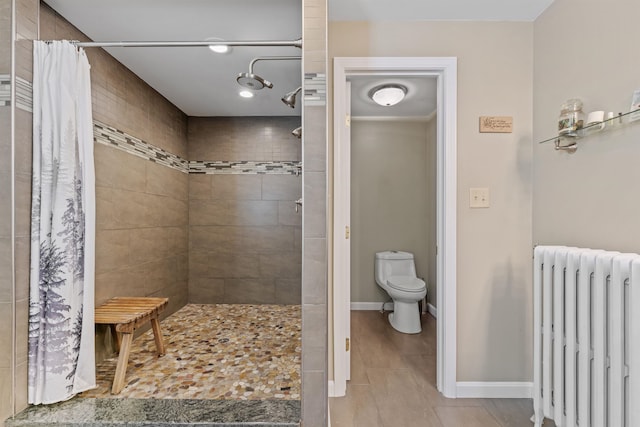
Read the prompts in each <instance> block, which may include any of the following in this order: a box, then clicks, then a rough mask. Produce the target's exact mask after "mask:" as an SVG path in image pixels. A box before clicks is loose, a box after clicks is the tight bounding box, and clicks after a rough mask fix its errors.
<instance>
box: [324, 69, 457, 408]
mask: <svg viewBox="0 0 640 427" xmlns="http://www.w3.org/2000/svg"><path fill="white" fill-rule="evenodd" d="M456 70H457V59H456V58H401V57H398V58H393V57H389V58H382V57H371V58H335V60H334V183H340V185H334V226H333V239H334V240H333V329H334V331H333V332H334V333H333V345H334V346H333V348H334V352H333V359H334V382H333V393H332V395H333V396H343V395H344V394H345V392H346V382H347V380H348V379H349V377H350V354H349V344H348V343H349V340H350V329H351V328H350V320H349V318H350V309H351V302H350V277H351V275H350V268H351V260H350V240H349V237H350V227H351V224H350V223H351V212H350V197H351V177H350V164H351V146H350V132H351V130H350V125H351V97H350V94H351V89H350V82H349V81H348V80H349V79H352V78H354V77H357V76H380V77H383V76H389V75H393V76H406V77H420V76H422V77H432V78H436V79H437V89H436V92H437V106H436V117H437V119H436V120H437V138H436V139H437V142H436V145H437V149H436V157H437V172H436V176H437V178H436V205H437V212H436V229H437V231H436V271H437V275H436V297H437V299H436V301H437V302H436V306H437V309H438V322H437V387H438V391H440V392H441V393H442V394H443V395H444V396H446V397H456V193H457V192H456V157H457V156H456V92H457V90H456V88H457V79H456V76H457V72H456ZM345 344H346V345H345Z"/></svg>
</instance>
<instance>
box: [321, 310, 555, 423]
mask: <svg viewBox="0 0 640 427" xmlns="http://www.w3.org/2000/svg"><path fill="white" fill-rule="evenodd" d="M422 320H423V321H422V327H423V331H422V333H421V334H416V335H407V334H401V333H399V332H396V331H395V330H393V329H392V328H391V326H390V325H389V324H388V322H387V320H386V314H385V315H382V314H380V312H378V311H353V312H351V342H352V347H351V381H349V383H348V385H347V395H346V396H345V397H339V398H331V399H329V405H330V413H331V426H332V427H360V426H362V427H365V426H366V427H398V426H402V427H413V426H416V427H417V426H420V427H460V426H464V427H531V426H532V423H531V422H530V421H529V418H530V417H531V414H532V413H533V409H532V407H531V400H530V399H447V398H445V397H443V396H442V395H441V394H440V393H438V391H437V389H436V322H435V319H434V318H433V317H431V316H430V315H424V316H423V319H422ZM552 426H553V423H548V424H547V423H546V424H545V427H552Z"/></svg>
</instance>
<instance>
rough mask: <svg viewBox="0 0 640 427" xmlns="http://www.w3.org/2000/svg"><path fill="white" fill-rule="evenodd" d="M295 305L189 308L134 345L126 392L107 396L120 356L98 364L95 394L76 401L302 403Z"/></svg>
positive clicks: (89, 393)
mask: <svg viewBox="0 0 640 427" xmlns="http://www.w3.org/2000/svg"><path fill="white" fill-rule="evenodd" d="M300 319H301V313H300V306H299V305H246V304H206V305H201V304H188V305H186V306H184V307H183V308H181V309H180V310H178V311H177V312H176V313H174V314H172V315H171V316H169V317H167V318H166V319H164V320H163V321H162V322H161V329H162V334H163V337H164V340H165V345H166V354H165V355H164V356H162V357H158V356H157V354H156V352H155V351H156V348H155V342H154V340H153V332H152V331H151V330H149V331H147V332H145V333H144V334H142V335H141V336H139V337H137V338H135V339H134V340H133V345H132V349H131V354H130V356H129V364H128V366H127V376H126V380H125V382H126V384H127V385H126V386H125V388H124V389H123V390H122V392H120V394H118V395H112V394H111V383H112V381H113V375H114V372H115V366H116V362H117V358H113V359H108V360H105V361H104V362H102V363H100V364H99V365H98V366H97V384H98V388H96V389H94V390H90V391H87V392H84V393H82V394H80V396H79V397H91V398H95V397H101V398H106V397H109V398H138V399H145V398H153V399H240V400H264V399H285V400H298V399H300V354H301V320H300Z"/></svg>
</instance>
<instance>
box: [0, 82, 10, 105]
mask: <svg viewBox="0 0 640 427" xmlns="http://www.w3.org/2000/svg"><path fill="white" fill-rule="evenodd" d="M10 105H11V77H10V76H9V75H8V74H0V107H8V106H10Z"/></svg>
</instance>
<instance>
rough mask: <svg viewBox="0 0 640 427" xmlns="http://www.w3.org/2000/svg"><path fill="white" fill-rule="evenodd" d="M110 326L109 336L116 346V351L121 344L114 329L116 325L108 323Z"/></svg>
mask: <svg viewBox="0 0 640 427" xmlns="http://www.w3.org/2000/svg"><path fill="white" fill-rule="evenodd" d="M109 326H110V328H111V338H112V339H113V342H114V344H115V346H116V353H119V352H120V346H121V345H122V343H121V342H120V341H121V337H120V333H119V332H118V331H117V330H116V325H109Z"/></svg>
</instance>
